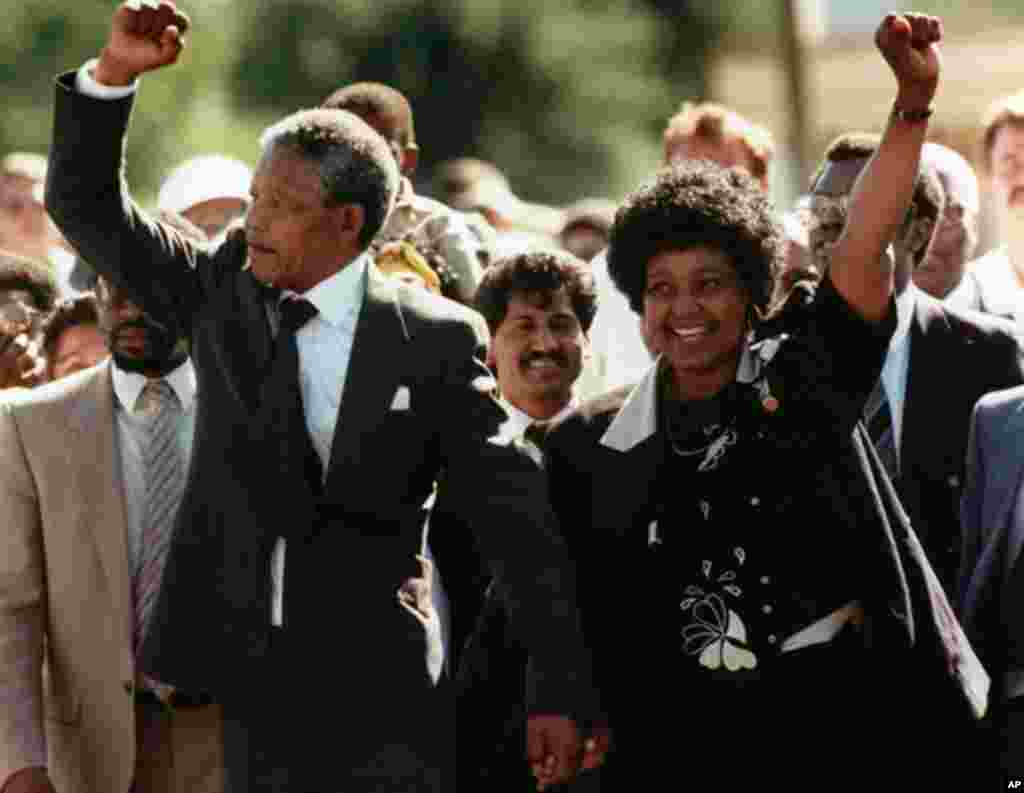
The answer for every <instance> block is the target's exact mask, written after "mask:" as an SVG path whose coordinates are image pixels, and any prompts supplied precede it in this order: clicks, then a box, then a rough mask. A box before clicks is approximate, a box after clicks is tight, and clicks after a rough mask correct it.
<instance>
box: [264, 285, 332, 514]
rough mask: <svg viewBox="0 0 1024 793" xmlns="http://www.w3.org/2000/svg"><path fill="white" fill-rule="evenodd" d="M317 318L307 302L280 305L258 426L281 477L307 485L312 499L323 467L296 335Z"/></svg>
mask: <svg viewBox="0 0 1024 793" xmlns="http://www.w3.org/2000/svg"><path fill="white" fill-rule="evenodd" d="M316 315H317V310H316V307H315V306H314V305H313V304H312V303H310V302H309V301H308V300H303V299H302V298H286V299H285V300H284V301H283V302H282V303H281V306H280V317H281V322H280V327H279V328H278V331H277V338H276V339H275V340H274V355H273V360H272V362H271V365H270V367H269V370H268V372H267V376H266V377H265V378H264V380H263V387H262V389H261V400H260V404H261V411H260V414H261V415H260V422H261V424H262V427H263V430H264V432H265V434H266V435H265V437H267V438H268V440H269V441H270V443H271V444H272V445H273V446H274V447H276V449H277V450H278V457H279V459H278V461H277V466H278V469H279V470H280V471H281V474H282V476H290V477H295V478H296V479H297V480H299V481H305V482H307V483H308V484H309V487H310V490H311V493H312V495H313V496H319V495H320V494H321V493H322V492H323V465H322V464H321V462H320V457H319V455H317V453H316V449H315V448H314V446H313V441H312V440H311V439H310V437H309V430H308V429H307V427H306V413H305V410H304V408H303V405H302V390H301V388H300V386H299V349H298V346H297V344H296V342H295V334H296V333H297V332H298V330H299V329H300V328H301V327H302V326H303V325H305V324H306V323H307V322H309V321H310V320H311V319H312V318H313V317H315V316H316Z"/></svg>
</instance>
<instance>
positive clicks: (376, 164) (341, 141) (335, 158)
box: [260, 108, 399, 245]
mask: <svg viewBox="0 0 1024 793" xmlns="http://www.w3.org/2000/svg"><path fill="white" fill-rule="evenodd" d="M278 145H284V146H289V147H291V148H293V149H295V150H296V151H297V152H298V153H299V154H300V155H301V156H302V157H304V158H306V159H308V160H310V161H311V162H313V163H315V164H316V166H317V168H318V170H319V172H320V186H321V188H322V190H323V195H324V206H327V207H335V206H339V205H341V204H358V205H359V206H361V207H362V208H363V212H364V215H365V221H364V223H363V228H362V230H361V231H360V233H359V241H360V242H361V243H362V244H363V245H369V244H370V242H371V241H372V240H373V238H374V237H375V236H376V235H377V232H378V231H380V229H381V227H382V226H383V225H384V221H385V220H386V219H387V216H388V212H389V211H390V210H391V203H392V201H393V200H394V197H395V195H396V193H397V192H398V184H399V174H398V166H397V164H396V163H395V159H394V156H393V155H392V154H391V150H390V149H389V148H388V144H387V143H386V142H385V140H384V139H383V138H382V137H381V136H380V135H378V134H377V133H376V132H375V131H374V130H373V128H372V127H370V126H369V125H368V124H366V122H364V121H363V120H362V119H360V118H359V117H358V116H356V115H354V114H352V113H349V112H347V111H345V110H330V109H323V108H319V109H315V110H301V111H299V112H298V113H294V114H292V115H290V116H288V117H287V118H284V119H282V120H281V121H278V122H277V123H276V124H274V125H273V126H271V127H269V128H267V129H266V130H265V131H264V133H263V134H262V135H261V136H260V147H261V149H262V150H263V152H264V153H267V152H269V151H270V150H271V149H272V148H273V147H275V146H278Z"/></svg>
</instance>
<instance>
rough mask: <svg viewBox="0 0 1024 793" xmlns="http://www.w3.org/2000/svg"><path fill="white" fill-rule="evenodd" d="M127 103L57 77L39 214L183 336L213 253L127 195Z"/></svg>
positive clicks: (209, 274)
mask: <svg viewBox="0 0 1024 793" xmlns="http://www.w3.org/2000/svg"><path fill="white" fill-rule="evenodd" d="M133 101H134V97H127V98H123V99H101V98H96V97H92V96H87V95H86V94H82V93H79V92H78V91H77V90H76V89H75V75H74V74H73V73H70V74H64V75H61V76H60V77H59V78H58V80H57V88H56V102H55V106H54V129H53V144H52V146H51V149H50V161H49V167H48V170H47V178H46V209H47V211H48V212H49V213H50V216H51V217H52V218H53V220H54V222H55V223H56V224H57V226H58V227H59V228H60V230H61V232H62V233H63V234H64V236H65V237H66V238H67V239H68V241H69V242H70V243H71V244H72V246H73V247H74V248H75V250H76V251H78V253H79V254H80V255H81V256H82V258H83V259H85V260H86V261H87V262H88V263H89V264H90V265H91V266H92V267H93V268H94V269H95V270H96V271H97V272H98V273H99V274H100V275H102V276H104V277H105V278H108V279H110V280H111V281H112V282H113V283H116V284H119V285H120V286H121V287H122V288H123V289H124V290H125V291H126V292H127V293H128V294H129V295H130V296H131V298H132V299H133V300H134V301H135V302H137V303H138V305H139V306H140V307H141V308H142V309H143V310H144V311H146V312H147V313H149V314H150V315H152V316H154V317H157V318H159V319H161V320H162V321H164V322H167V323H171V324H172V326H173V327H174V328H175V329H176V330H177V331H178V332H179V335H183V336H184V335H187V333H188V331H189V329H190V327H191V324H192V323H191V320H192V316H193V314H194V312H195V310H196V308H197V307H198V306H199V304H200V302H201V300H202V297H203V294H204V292H205V290H207V289H209V288H210V287H211V286H212V281H214V280H215V279H216V278H217V277H218V272H217V268H215V267H214V266H212V264H211V263H209V262H207V261H205V260H207V259H210V258H211V253H212V251H213V249H212V248H210V247H208V246H203V245H198V244H195V243H193V242H191V241H190V240H188V239H186V238H185V237H184V236H183V235H182V234H180V233H179V232H178V231H177V230H175V229H172V228H170V227H169V226H166V225H164V224H162V223H158V222H155V221H154V220H152V219H150V218H149V217H148V216H147V215H146V214H145V213H143V212H142V211H141V210H140V209H139V208H138V206H136V204H135V202H134V201H133V200H132V198H131V196H130V195H129V193H128V188H127V186H126V184H125V181H124V173H123V172H124V162H123V150H124V140H125V135H126V132H127V128H128V120H129V117H130V114H131V108H132V103H133ZM237 245H238V241H237V240H229V241H228V242H225V243H224V246H237Z"/></svg>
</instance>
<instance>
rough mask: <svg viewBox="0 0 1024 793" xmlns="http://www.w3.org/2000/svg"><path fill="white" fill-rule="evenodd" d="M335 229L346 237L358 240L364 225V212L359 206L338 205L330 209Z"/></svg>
mask: <svg viewBox="0 0 1024 793" xmlns="http://www.w3.org/2000/svg"><path fill="white" fill-rule="evenodd" d="M331 214H332V215H333V217H334V225H335V228H336V229H338V231H339V232H341V234H342V235H344V236H346V237H351V238H352V239H353V240H358V239H359V234H360V232H362V230H363V226H364V225H365V224H366V210H364V209H363V207H362V206H361V205H359V204H339V205H338V206H336V207H332V208H331Z"/></svg>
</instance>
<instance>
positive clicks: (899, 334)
mask: <svg viewBox="0 0 1024 793" xmlns="http://www.w3.org/2000/svg"><path fill="white" fill-rule="evenodd" d="M918 294H920V292H919V291H918V288H917V287H916V286H914V283H913V282H910V283H909V284H907V288H906V289H904V290H903V294H901V295H899V296H898V297H897V298H896V330H895V331H894V332H893V334H892V339H891V340H890V342H889V346H890V347H894V346H898V345H900V344H903V343H904V342H905V341H906V339H907V337H908V336H909V335H910V323H911V322H913V320H914V309H915V308H916V307H917V296H918Z"/></svg>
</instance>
